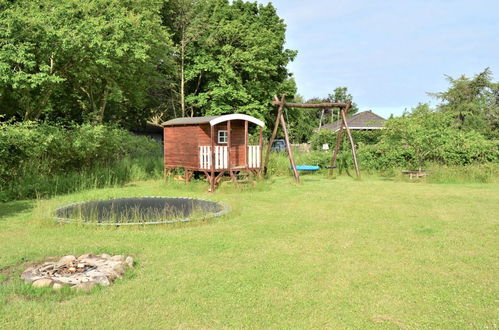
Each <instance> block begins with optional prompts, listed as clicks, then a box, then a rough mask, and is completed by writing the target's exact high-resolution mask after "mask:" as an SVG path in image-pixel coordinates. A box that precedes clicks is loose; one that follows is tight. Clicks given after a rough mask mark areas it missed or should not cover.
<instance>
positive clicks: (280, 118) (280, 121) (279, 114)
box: [263, 94, 300, 183]
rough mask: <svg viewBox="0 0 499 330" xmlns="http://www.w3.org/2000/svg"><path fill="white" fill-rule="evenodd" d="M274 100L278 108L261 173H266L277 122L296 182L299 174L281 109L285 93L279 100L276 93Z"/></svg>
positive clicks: (298, 179)
mask: <svg viewBox="0 0 499 330" xmlns="http://www.w3.org/2000/svg"><path fill="white" fill-rule="evenodd" d="M274 100H275V102H278V103H279V109H278V110H277V117H276V120H275V126H274V130H273V131H272V136H271V137H270V140H269V145H268V146H267V154H266V155H265V166H264V167H263V173H264V174H267V168H268V165H269V159H270V149H271V148H272V143H273V142H274V139H275V137H276V134H277V129H278V128H279V124H281V127H282V130H283V131H284V140H285V141H286V150H287V152H288V156H289V162H290V163H291V168H292V169H293V174H294V175H295V180H296V183H300V175H299V174H298V171H297V170H296V165H295V159H294V157H293V151H292V150H291V144H290V143H289V135H288V130H287V129H286V121H285V120H284V115H283V109H284V105H285V103H286V95H284V94H283V95H282V97H281V100H280V101H279V98H278V97H277V95H274Z"/></svg>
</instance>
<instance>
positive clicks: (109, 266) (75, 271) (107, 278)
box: [21, 253, 133, 291]
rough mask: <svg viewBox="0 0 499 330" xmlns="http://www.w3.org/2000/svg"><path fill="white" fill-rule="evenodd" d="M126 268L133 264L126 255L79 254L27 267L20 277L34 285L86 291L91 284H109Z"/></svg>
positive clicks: (119, 276) (120, 275) (91, 286)
mask: <svg viewBox="0 0 499 330" xmlns="http://www.w3.org/2000/svg"><path fill="white" fill-rule="evenodd" d="M130 267H133V258H132V257H130V256H124V255H115V256H110V255H108V254H105V253H104V254H100V255H94V254H83V255H81V256H79V257H76V256H72V255H68V256H65V257H62V258H61V259H59V260H58V261H49V262H44V263H42V264H40V265H36V266H33V267H29V268H28V269H26V270H25V271H24V272H23V273H22V274H21V278H22V279H23V280H24V281H25V282H27V283H32V285H33V286H34V287H51V288H53V289H61V288H62V287H64V286H69V287H71V288H73V289H77V290H84V291H86V290H90V289H91V288H93V287H94V286H95V285H101V286H108V285H110V284H111V283H112V282H113V281H114V280H115V279H116V278H121V277H122V276H123V274H124V273H125V271H126V269H128V268H130Z"/></svg>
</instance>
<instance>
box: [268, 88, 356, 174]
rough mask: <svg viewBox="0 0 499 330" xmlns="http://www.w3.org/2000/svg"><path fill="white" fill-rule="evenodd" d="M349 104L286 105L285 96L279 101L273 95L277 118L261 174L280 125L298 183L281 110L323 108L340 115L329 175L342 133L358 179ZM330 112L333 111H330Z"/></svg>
mask: <svg viewBox="0 0 499 330" xmlns="http://www.w3.org/2000/svg"><path fill="white" fill-rule="evenodd" d="M351 104H352V103H351V102H349V103H334V102H333V103H317V104H304V103H288V102H286V95H284V94H283V95H282V97H281V99H280V100H279V98H278V97H277V95H274V101H272V105H273V106H275V107H278V109H277V117H276V121H275V125H274V130H273V131H272V136H271V137H270V140H269V144H268V146H267V153H266V155H265V163H264V167H263V173H264V174H265V175H266V174H267V168H268V165H269V156H270V150H271V148H272V143H273V142H274V139H275V137H276V134H277V129H278V128H279V125H281V127H282V130H283V131H284V139H285V141H286V150H287V152H288V156H289V162H290V163H291V168H292V169H293V174H294V176H295V180H296V182H297V183H300V175H299V174H298V171H297V170H296V164H295V159H294V157H293V151H292V150H291V145H290V143H289V135H288V130H287V129H286V121H285V120H284V114H283V110H284V107H288V108H306V109H310V108H312V109H323V108H336V109H339V110H336V111H339V112H340V115H341V127H340V129H339V130H338V134H337V135H336V146H335V148H334V151H333V159H332V160H331V167H330V174H331V175H332V174H333V170H334V168H335V167H336V159H337V157H338V152H339V151H340V146H341V138H342V137H343V131H346V132H347V135H348V139H349V140H350V145H351V147H352V157H353V163H354V166H355V173H356V174H357V178H360V170H359V164H358V162H357V154H356V151H355V143H354V142H353V137H352V132H350V128H349V127H348V122H347V113H348V109H350V107H351ZM331 111H333V110H332V109H331Z"/></svg>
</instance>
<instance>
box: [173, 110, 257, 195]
mask: <svg viewBox="0 0 499 330" xmlns="http://www.w3.org/2000/svg"><path fill="white" fill-rule="evenodd" d="M250 124H252V125H257V126H259V127H260V139H259V144H258V145H249V141H248V126H249V125H250ZM264 126H265V124H264V123H263V122H262V121H261V120H258V119H256V118H254V117H251V116H248V115H244V114H230V115H221V116H208V117H186V118H177V119H172V120H169V121H167V122H164V123H163V130H164V162H165V175H167V174H168V173H169V172H170V171H171V170H172V169H174V168H184V169H185V172H186V174H185V175H186V180H187V181H189V180H190V178H191V176H192V174H193V172H195V171H198V172H202V173H204V174H205V175H206V178H207V180H208V182H209V183H210V190H211V191H214V189H215V186H216V184H217V182H218V181H219V180H220V178H221V177H222V176H223V175H224V174H229V175H230V177H231V179H232V180H233V181H236V175H237V174H238V173H240V172H246V173H247V174H248V175H250V176H252V175H257V174H260V172H261V168H262V129H263V127H264Z"/></svg>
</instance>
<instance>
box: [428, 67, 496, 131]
mask: <svg viewBox="0 0 499 330" xmlns="http://www.w3.org/2000/svg"><path fill="white" fill-rule="evenodd" d="M447 80H448V81H449V83H450V87H449V89H448V90H447V91H445V92H441V93H431V94H430V95H433V96H435V97H437V98H438V99H440V100H442V104H440V106H439V110H440V111H442V112H445V113H449V114H450V115H451V116H452V117H453V118H454V120H455V121H456V123H457V127H458V128H459V129H463V130H476V131H477V132H480V133H482V134H484V135H486V136H489V137H497V136H498V131H499V83H494V82H492V71H491V70H490V69H489V68H486V69H485V70H484V71H483V72H481V73H479V74H477V75H475V76H474V77H473V78H468V77H466V76H464V75H462V76H460V77H459V78H457V79H455V78H452V77H450V76H447Z"/></svg>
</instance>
